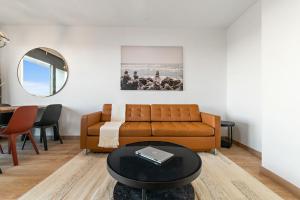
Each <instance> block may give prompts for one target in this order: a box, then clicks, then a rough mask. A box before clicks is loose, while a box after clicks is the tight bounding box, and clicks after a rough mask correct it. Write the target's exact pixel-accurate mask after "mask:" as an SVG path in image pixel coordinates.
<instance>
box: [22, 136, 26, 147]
mask: <svg viewBox="0 0 300 200" xmlns="http://www.w3.org/2000/svg"><path fill="white" fill-rule="evenodd" d="M26 141H27V135H25V137H24V140H23V145H22V150H24V147H25V144H26Z"/></svg>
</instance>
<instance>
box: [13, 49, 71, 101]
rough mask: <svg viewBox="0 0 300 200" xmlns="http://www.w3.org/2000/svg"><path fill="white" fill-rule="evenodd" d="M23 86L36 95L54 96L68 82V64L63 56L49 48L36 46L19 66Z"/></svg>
mask: <svg viewBox="0 0 300 200" xmlns="http://www.w3.org/2000/svg"><path fill="white" fill-rule="evenodd" d="M18 78H19V82H20V84H21V85H22V87H23V88H24V89H25V90H26V91H27V92H28V93H30V94H32V95H35V96H44V97H46V96H52V95H54V94H56V93H58V92H59V91H60V90H62V88H63V87H64V85H65V84H66V82H67V79H68V66H67V64H66V62H65V59H64V58H63V56H62V55H61V54H60V53H58V52H57V51H55V50H53V49H49V48H36V49H33V50H31V51H29V52H27V53H26V54H25V55H24V56H23V58H22V59H21V61H20V63H19V67H18Z"/></svg>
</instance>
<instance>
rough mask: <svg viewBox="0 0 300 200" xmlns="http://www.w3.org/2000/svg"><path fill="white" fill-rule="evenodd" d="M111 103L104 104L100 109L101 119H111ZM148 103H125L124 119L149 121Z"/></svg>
mask: <svg viewBox="0 0 300 200" xmlns="http://www.w3.org/2000/svg"><path fill="white" fill-rule="evenodd" d="M111 108H112V104H104V105H103V109H102V115H101V121H102V122H108V121H110V120H111ZM150 110H151V108H150V105H144V104H126V114H125V117H126V118H125V120H126V121H127V122H150V119H151V115H150Z"/></svg>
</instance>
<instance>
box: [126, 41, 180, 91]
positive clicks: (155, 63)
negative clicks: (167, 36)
mask: <svg viewBox="0 0 300 200" xmlns="http://www.w3.org/2000/svg"><path fill="white" fill-rule="evenodd" d="M120 85H121V90H164V91H167V90H174V91H183V47H180V46H121V80H120Z"/></svg>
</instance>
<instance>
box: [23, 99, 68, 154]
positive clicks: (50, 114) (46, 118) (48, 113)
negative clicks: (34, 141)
mask: <svg viewBox="0 0 300 200" xmlns="http://www.w3.org/2000/svg"><path fill="white" fill-rule="evenodd" d="M61 110H62V105H61V104H52V105H48V106H47V107H46V108H45V111H44V113H43V115H42V117H41V120H40V121H38V122H36V123H34V128H39V129H40V130H41V131H40V142H43V143H44V149H45V151H47V150H48V144H47V135H46V128H51V127H52V128H53V133H54V139H55V138H57V139H59V141H60V143H61V144H63V141H62V138H61V136H60V134H59V124H58V121H59V118H60V114H61ZM25 144H26V139H25V140H24V142H23V146H22V149H24V146H25Z"/></svg>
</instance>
